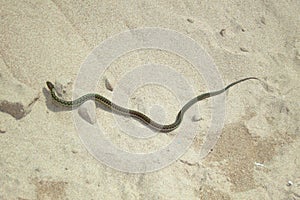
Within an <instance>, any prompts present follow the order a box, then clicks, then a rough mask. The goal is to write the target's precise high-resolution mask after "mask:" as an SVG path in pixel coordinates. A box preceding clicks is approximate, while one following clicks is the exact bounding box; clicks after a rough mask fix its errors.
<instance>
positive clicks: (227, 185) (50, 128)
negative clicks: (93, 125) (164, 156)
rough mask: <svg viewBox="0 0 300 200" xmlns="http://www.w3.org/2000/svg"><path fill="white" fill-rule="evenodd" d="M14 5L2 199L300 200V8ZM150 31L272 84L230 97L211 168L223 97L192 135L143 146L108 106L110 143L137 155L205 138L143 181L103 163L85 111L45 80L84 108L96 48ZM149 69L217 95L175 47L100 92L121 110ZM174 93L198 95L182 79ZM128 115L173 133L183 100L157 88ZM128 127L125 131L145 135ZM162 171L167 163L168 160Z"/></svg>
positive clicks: (237, 74)
mask: <svg viewBox="0 0 300 200" xmlns="http://www.w3.org/2000/svg"><path fill="white" fill-rule="evenodd" d="M0 4H1V8H0V9H1V29H0V31H1V34H0V50H1V61H0V69H1V73H0V110H1V112H0V146H1V149H0V169H1V171H0V199H3V200H11V199H18V200H21V199H22V200H25V199H26V200H27V199H218V200H219V199H226V200H227V199H300V170H299V169H300V137H299V134H300V132H299V131H300V128H299V127H300V123H299V120H300V115H299V111H300V109H299V108H300V106H299V99H300V92H299V88H300V86H299V85H300V81H299V75H300V34H299V33H300V18H299V10H300V3H299V1H297V0H295V1H260V0H257V1H244V2H242V1H228V2H219V1H200V2H199V1H167V0H162V1H156V2H153V1H151V2H150V1H106V2H104V1H99V2H95V1H89V2H84V3H83V2H67V1H35V2H34V1H1V2H0ZM145 27H156V28H164V30H173V31H175V32H178V33H180V34H182V35H185V36H187V37H189V38H192V39H193V40H194V41H195V42H196V43H197V44H199V46H201V47H202V48H203V49H204V50H205V51H206V52H207V53H208V54H209V55H210V57H211V59H212V60H213V62H214V63H215V66H216V68H217V69H218V73H219V75H220V77H221V79H222V82H223V84H224V85H226V84H229V83H231V82H233V81H236V80H238V79H240V78H244V77H248V76H256V77H259V78H260V79H261V80H262V81H264V83H265V84H261V83H260V82H258V81H248V82H244V83H241V84H240V85H238V86H235V87H233V88H232V89H230V91H229V92H227V93H226V94H225V96H226V98H225V106H224V108H225V110H226V112H225V118H224V126H223V128H222V129H221V132H220V134H221V135H220V138H219V139H218V140H217V143H216V145H215V146H213V148H212V151H211V152H210V153H209V154H208V155H207V156H203V157H201V156H199V151H200V150H201V148H202V147H203V144H204V142H205V137H206V135H207V134H208V132H209V128H210V127H211V126H212V125H211V121H212V115H211V112H212V110H213V109H214V106H213V104H212V103H213V100H212V99H209V100H205V101H203V102H201V103H199V104H197V106H198V108H199V110H200V111H201V112H199V114H198V115H197V116H194V117H193V115H192V114H191V115H190V116H189V115H187V116H186V117H185V119H184V121H183V124H182V128H181V129H180V131H174V132H171V133H169V134H158V135H156V136H155V137H151V138H149V139H143V140H135V139H133V138H132V137H130V136H128V135H126V134H125V132H124V131H122V130H120V128H119V127H118V126H117V125H116V121H115V118H114V115H113V114H112V113H110V112H107V111H104V110H102V109H100V108H97V109H96V113H94V114H95V116H96V120H97V123H99V124H100V125H101V126H102V128H103V130H104V132H105V134H104V136H105V139H107V140H110V141H112V143H113V144H114V145H115V146H118V147H119V148H120V149H124V150H126V151H130V152H133V153H141V152H142V153H150V152H155V151H157V150H158V149H160V148H161V147H162V146H166V145H168V144H169V143H172V141H173V139H174V138H175V136H176V134H178V133H182V132H184V131H185V129H184V127H189V126H191V124H192V126H193V127H195V130H196V132H195V133H196V136H195V138H193V140H192V144H191V145H190V146H189V147H188V148H187V149H185V151H184V152H183V155H182V156H180V157H179V158H177V159H174V160H172V161H171V162H170V163H169V164H168V165H167V166H164V167H160V168H159V169H157V170H155V171H153V172H148V171H147V169H148V167H149V166H147V165H145V166H144V167H145V168H142V169H139V171H136V173H130V172H128V171H127V172H123V171H120V170H118V169H113V168H111V167H109V166H107V165H106V164H105V163H103V162H99V161H98V160H97V159H96V158H95V156H93V155H92V154H91V153H90V151H89V150H88V148H86V145H84V142H83V141H82V138H83V137H82V135H80V134H78V131H77V129H76V126H75V124H74V118H73V115H72V112H71V111H70V110H66V109H63V108H61V107H59V106H58V105H55V104H54V102H53V101H52V100H51V96H50V93H49V90H48V88H47V87H46V84H45V83H46V81H52V82H55V81H56V83H57V84H56V86H57V87H58V89H61V92H62V94H63V98H71V97H72V89H73V88H74V85H75V82H76V80H77V77H78V74H79V70H80V67H81V66H82V65H84V63H86V61H87V60H89V58H90V57H89V55H91V52H92V51H93V50H95V48H96V47H98V46H99V45H100V44H102V42H104V41H106V40H108V39H109V38H112V37H113V36H116V35H117V34H119V33H123V32H125V31H127V33H128V32H129V33H132V35H133V36H134V30H136V29H138V28H140V29H141V28H145ZM136 37H137V38H138V36H136ZM142 39H143V38H142ZM142 39H141V40H142ZM161 43H162V44H164V40H163V41H161ZM124 44H125V46H126V45H127V44H128V45H129V42H128V43H126V42H125V43H123V45H124ZM121 46H122V44H120V45H116V48H119V47H121ZM97 62H101V61H99V60H98V61H97ZM97 62H96V64H97ZM149 63H156V64H159V65H165V66H169V67H171V69H173V71H175V72H177V74H179V75H180V76H183V77H184V78H185V80H186V81H187V83H188V84H189V85H190V86H191V87H192V88H193V89H194V91H195V93H197V94H200V93H203V92H206V91H208V90H209V89H210V87H209V83H208V82H210V81H207V80H206V79H205V78H206V77H203V76H204V75H203V74H202V75H201V74H200V75H199V74H197V73H195V66H193V63H190V62H188V61H187V60H186V59H185V58H182V57H180V56H178V55H176V54H174V53H172V52H168V51H165V50H161V49H136V50H134V51H131V52H128V53H126V54H124V55H122V56H120V57H118V58H116V59H115V60H114V62H113V63H110V65H109V66H108V68H107V70H105V72H104V73H102V74H99V77H98V78H99V82H98V83H96V84H94V87H95V92H97V93H100V94H102V95H104V96H106V97H107V98H108V99H112V98H113V94H114V93H113V92H115V91H116V90H118V89H119V90H120V91H125V93H126V92H127V93H126V94H128V92H129V90H130V89H128V88H127V87H126V85H124V84H122V83H121V82H122V81H121V80H123V79H124V77H125V78H126V75H128V74H130V73H133V72H136V70H137V66H142V65H147V64H149ZM92 73H94V72H92ZM94 74H97V73H94ZM170 74H171V73H170ZM167 75H169V73H166V74H165V76H167ZM135 77H136V78H132V79H130V81H131V82H130V83H134V82H138V81H141V80H145V74H141V73H140V74H139V76H135ZM89 80H90V79H89V77H86V83H87V84H88V83H89ZM172 84H173V85H175V89H178V91H181V92H182V91H184V90H185V89H184V88H181V82H172ZM177 84H178V85H177ZM215 87H216V88H217V86H215ZM111 90H113V92H112V91H111ZM77 95H79V94H77ZM178 98H179V99H180V98H181V99H182V100H183V101H186V100H188V99H189V98H190V97H185V96H179V97H178ZM121 103H122V102H121ZM156 103H158V104H159V106H156V107H153V105H156ZM122 105H123V106H126V107H130V108H132V109H136V110H139V111H141V112H144V113H146V114H147V115H150V116H152V117H156V119H158V120H159V121H162V122H163V121H164V119H165V121H166V122H172V120H173V119H174V116H176V114H177V112H178V110H179V109H180V107H181V105H182V103H181V101H178V100H177V98H176V96H174V91H173V90H168V88H165V87H162V86H159V85H155V84H154V85H153V84H152V85H151V84H145V85H143V86H141V87H138V88H137V89H136V90H135V91H133V93H131V94H130V96H129V97H128V102H127V101H125V104H124V102H123V104H122ZM90 108H93V106H90ZM90 108H89V107H88V108H87V110H88V109H90ZM161 109H164V111H165V112H164V113H162V112H160V110H161ZM75 112H76V111H75ZM153 113H154V114H153ZM155 113H156V114H155ZM89 117H91V118H93V113H92V114H91V115H90V116H89ZM121 118H122V117H121ZM123 120H125V126H126V124H133V125H135V126H138V127H142V128H143V126H142V125H141V124H139V123H138V122H135V121H134V120H132V119H128V118H125V119H123ZM92 121H93V120H92ZM128 126H129V125H128ZM186 130H187V129H186ZM88 134H89V132H88V131H87V132H86V133H85V135H87V136H89V135H88ZM136 134H139V133H136ZM95 144H96V145H98V144H101V143H100V142H99V143H98V142H95ZM108 158H110V157H109V156H108ZM117 164H120V163H118V162H117ZM126 164H127V163H125V165H126ZM154 164H156V165H158V166H159V164H160V160H159V158H158V162H157V163H154ZM143 172H144V173H143Z"/></svg>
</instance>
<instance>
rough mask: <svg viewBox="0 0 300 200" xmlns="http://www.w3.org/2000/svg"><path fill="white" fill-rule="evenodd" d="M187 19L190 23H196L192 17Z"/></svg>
mask: <svg viewBox="0 0 300 200" xmlns="http://www.w3.org/2000/svg"><path fill="white" fill-rule="evenodd" d="M186 21H188V22H190V23H194V20H192V19H190V18H188V19H186Z"/></svg>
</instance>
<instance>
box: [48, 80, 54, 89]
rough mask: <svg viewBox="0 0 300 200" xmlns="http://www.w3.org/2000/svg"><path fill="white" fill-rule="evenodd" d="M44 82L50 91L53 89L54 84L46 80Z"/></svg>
mask: <svg viewBox="0 0 300 200" xmlns="http://www.w3.org/2000/svg"><path fill="white" fill-rule="evenodd" d="M46 84H47V87H48V88H49V90H50V91H52V90H53V89H54V85H53V84H52V83H51V82H49V81H47V82H46Z"/></svg>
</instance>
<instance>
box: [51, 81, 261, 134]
mask: <svg viewBox="0 0 300 200" xmlns="http://www.w3.org/2000/svg"><path fill="white" fill-rule="evenodd" d="M250 79H256V80H259V79H258V78H256V77H248V78H244V79H241V80H238V81H235V82H233V83H231V84H229V85H227V86H226V87H225V88H223V89H221V90H217V91H213V92H207V93H203V94H201V95H199V96H197V97H195V98H193V99H191V100H190V101H188V102H187V103H186V104H185V105H184V106H183V107H182V109H181V110H180V111H179V112H178V114H177V117H176V120H175V121H174V122H173V123H171V124H167V125H164V124H159V123H157V122H155V121H154V120H152V119H150V118H149V117H147V116H146V115H144V114H143V113H141V112H138V111H135V110H131V109H127V108H124V107H122V106H119V105H117V104H114V103H113V102H111V101H110V100H108V99H107V98H105V97H103V96H101V95H99V94H94V93H90V94H86V95H84V96H82V97H80V98H78V99H75V100H73V101H67V100H63V99H61V98H59V97H58V96H57V95H56V93H55V88H54V85H53V84H52V83H51V82H49V81H47V82H46V84H47V87H48V88H49V90H50V93H51V96H52V98H53V99H54V101H56V102H57V103H58V104H60V105H62V106H65V107H69V108H76V107H79V106H80V105H82V104H83V103H84V102H86V101H88V100H94V101H95V102H98V103H100V104H101V105H103V106H105V107H106V108H107V109H108V110H109V111H113V112H116V113H117V114H121V115H124V116H127V117H133V118H135V119H137V120H139V121H141V122H142V123H144V124H145V125H147V126H149V127H150V128H151V129H154V130H156V131H159V132H171V131H173V130H175V129H176V128H177V127H178V126H179V125H180V123H181V121H182V118H183V115H184V113H185V112H186V111H187V110H188V109H189V108H190V107H191V106H192V105H194V104H195V103H197V102H198V101H201V100H204V99H207V98H209V97H213V96H216V95H219V94H222V93H224V92H225V91H226V90H228V89H229V88H230V87H232V86H234V85H236V84H238V83H240V82H243V81H246V80H250Z"/></svg>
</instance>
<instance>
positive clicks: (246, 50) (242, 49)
mask: <svg viewBox="0 0 300 200" xmlns="http://www.w3.org/2000/svg"><path fill="white" fill-rule="evenodd" d="M240 50H241V51H243V52H249V51H248V49H246V48H244V47H240Z"/></svg>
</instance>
